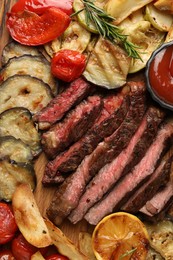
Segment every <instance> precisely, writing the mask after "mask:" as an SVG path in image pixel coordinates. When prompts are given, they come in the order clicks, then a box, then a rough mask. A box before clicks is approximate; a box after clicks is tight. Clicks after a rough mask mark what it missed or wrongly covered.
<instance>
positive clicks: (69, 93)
mask: <svg viewBox="0 0 173 260" xmlns="http://www.w3.org/2000/svg"><path fill="white" fill-rule="evenodd" d="M90 91H91V85H90V84H89V83H88V82H87V81H85V80H84V79H83V78H79V79H76V80H74V81H73V82H72V83H70V84H69V86H68V87H66V89H65V90H64V91H63V92H62V93H60V94H58V95H57V96H56V97H55V98H53V99H52V100H51V101H50V103H49V104H48V105H47V106H46V107H45V108H43V109H42V110H41V111H39V112H38V113H37V114H35V115H34V116H33V120H34V121H35V122H38V126H39V129H41V130H43V129H44V130H45V129H48V128H49V127H50V126H51V125H52V124H54V123H55V122H57V121H59V120H60V119H62V118H63V117H64V115H65V114H66V112H67V111H69V110H70V108H72V107H73V106H74V105H77V104H78V103H80V101H82V99H84V98H85V97H86V96H88V95H89V93H90Z"/></svg>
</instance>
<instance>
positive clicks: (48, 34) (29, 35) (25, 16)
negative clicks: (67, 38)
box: [7, 7, 70, 45]
mask: <svg viewBox="0 0 173 260" xmlns="http://www.w3.org/2000/svg"><path fill="white" fill-rule="evenodd" d="M69 23H70V17H69V16H68V15H67V14H66V13H64V12H63V11H61V10H60V9H58V8H53V7H51V8H49V9H47V10H46V11H45V12H44V13H43V14H42V15H40V16H39V15H37V14H36V13H34V12H29V11H23V12H21V13H20V12H18V13H8V17H7V28H8V30H9V32H10V34H11V36H12V38H13V39H14V40H16V41H18V42H20V43H21V44H25V45H40V44H44V43H47V42H49V41H51V40H53V39H55V38H56V37H59V36H60V35H61V34H62V33H63V32H64V31H65V30H66V28H67V27H68V25H69Z"/></svg>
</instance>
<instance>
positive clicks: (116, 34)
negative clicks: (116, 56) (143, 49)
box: [72, 0, 142, 60]
mask: <svg viewBox="0 0 173 260" xmlns="http://www.w3.org/2000/svg"><path fill="white" fill-rule="evenodd" d="M82 2H83V5H84V8H83V9H81V10H79V11H77V12H76V13H74V14H73V15H72V16H74V15H77V14H78V13H79V12H80V11H85V19H86V24H89V23H90V22H92V23H94V25H95V27H96V30H97V32H98V33H99V34H100V35H101V36H102V37H104V38H105V39H107V40H109V41H111V42H112V43H116V44H121V45H122V46H123V48H124V49H125V50H126V52H127V54H128V55H129V56H130V57H132V58H134V59H140V60H142V59H141V57H140V55H139V53H138V51H137V49H139V48H140V47H139V46H137V45H135V44H133V43H132V42H130V41H128V40H127V37H128V36H127V35H124V34H122V30H121V29H120V28H119V27H118V26H116V25H114V24H112V22H113V21H115V18H114V17H112V16H110V15H109V14H107V13H106V12H105V11H104V10H103V9H101V8H99V7H98V6H96V5H95V4H94V2H93V1H91V0H82Z"/></svg>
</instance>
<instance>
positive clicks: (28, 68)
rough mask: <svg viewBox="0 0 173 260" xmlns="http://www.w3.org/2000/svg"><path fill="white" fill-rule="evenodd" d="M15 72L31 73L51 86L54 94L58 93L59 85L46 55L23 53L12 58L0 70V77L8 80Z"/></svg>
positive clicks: (20, 73)
mask: <svg viewBox="0 0 173 260" xmlns="http://www.w3.org/2000/svg"><path fill="white" fill-rule="evenodd" d="M15 74H19V75H30V76H32V77H36V78H38V79H41V80H42V81H44V82H45V83H47V84H48V85H49V86H50V88H51V89H52V92H53V94H54V95H55V94H56V93H57V86H56V82H55V79H54V78H53V76H52V74H51V71H50V64H49V62H48V61H47V60H46V59H45V58H44V57H41V56H31V55H23V56H20V57H15V58H12V59H10V60H9V62H8V63H7V64H6V65H5V67H3V69H2V70H1V71H0V78H2V79H3V80H6V79H7V78H9V77H11V76H13V75H15Z"/></svg>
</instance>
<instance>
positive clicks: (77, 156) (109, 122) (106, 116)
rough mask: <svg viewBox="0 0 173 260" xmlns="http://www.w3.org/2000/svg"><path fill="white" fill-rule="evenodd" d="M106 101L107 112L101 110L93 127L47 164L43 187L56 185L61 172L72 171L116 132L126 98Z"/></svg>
mask: <svg viewBox="0 0 173 260" xmlns="http://www.w3.org/2000/svg"><path fill="white" fill-rule="evenodd" d="M106 100H108V102H109V111H107V110H106V111H105V108H103V110H102V112H103V113H102V114H101V118H98V120H97V121H96V122H95V123H94V125H93V127H92V128H90V129H89V130H88V132H87V133H86V134H85V135H84V136H83V137H82V138H81V139H80V140H79V141H78V142H76V143H74V144H73V145H71V146H70V148H69V149H68V150H66V151H65V152H63V153H61V154H60V155H58V156H57V157H56V158H55V159H54V160H52V161H49V162H48V163H47V165H46V168H45V173H44V176H43V184H44V185H45V184H46V185H47V184H49V183H51V184H52V183H58V182H59V181H60V180H61V179H62V178H63V176H62V175H61V172H70V171H74V170H75V169H76V168H77V167H78V165H79V164H80V163H81V161H82V159H83V158H84V157H85V156H86V155H88V154H90V153H91V152H92V151H93V150H94V148H96V146H97V144H98V143H99V142H100V141H101V140H103V138H104V137H106V136H108V135H110V134H112V133H113V131H115V130H116V127H117V121H116V117H118V118H121V119H123V114H122V112H123V113H124V111H125V110H124V109H123V107H125V108H126V107H127V105H128V98H127V97H124V100H123V97H122V95H120V96H119V95H117V97H113V96H112V99H111V97H108V98H105V99H103V102H104V103H105V102H106ZM122 102H123V104H122V107H121V103H122ZM113 103H116V104H113ZM110 107H111V108H110ZM110 113H111V114H110ZM59 176H62V178H61V179H60V177H59Z"/></svg>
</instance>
